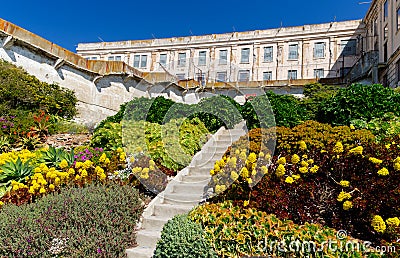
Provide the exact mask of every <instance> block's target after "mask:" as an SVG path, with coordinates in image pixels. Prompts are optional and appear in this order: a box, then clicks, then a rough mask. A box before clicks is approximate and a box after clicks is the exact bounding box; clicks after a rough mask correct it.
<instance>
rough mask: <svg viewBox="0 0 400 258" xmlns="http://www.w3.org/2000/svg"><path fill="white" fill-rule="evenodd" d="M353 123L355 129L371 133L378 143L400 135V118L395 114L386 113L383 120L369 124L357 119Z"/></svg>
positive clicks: (379, 119)
mask: <svg viewBox="0 0 400 258" xmlns="http://www.w3.org/2000/svg"><path fill="white" fill-rule="evenodd" d="M351 123H352V124H353V126H354V127H355V128H361V129H367V130H369V131H371V132H372V133H373V134H374V135H375V136H376V139H377V141H385V140H386V139H388V138H391V137H394V136H396V135H400V117H399V116H395V115H394V114H393V113H386V114H384V115H383V117H382V118H375V119H372V120H371V121H368V122H367V121H364V120H361V119H355V120H352V121H351Z"/></svg>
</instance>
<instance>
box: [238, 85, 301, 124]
mask: <svg viewBox="0 0 400 258" xmlns="http://www.w3.org/2000/svg"><path fill="white" fill-rule="evenodd" d="M271 107H272V111H273V114H272V113H271ZM242 114H243V118H244V119H245V120H246V121H247V126H248V128H250V129H253V128H260V127H261V128H268V127H271V126H275V124H276V125H277V126H287V127H293V126H295V125H298V124H299V123H301V122H302V121H305V120H308V113H307V110H306V109H305V107H303V106H302V105H300V101H299V100H298V99H296V98H295V97H293V96H291V95H278V94H275V93H273V92H272V91H268V92H267V93H266V95H265V96H258V97H255V98H253V99H252V100H250V101H247V102H246V103H245V105H244V107H243V109H242ZM258 116H261V117H258ZM260 121H263V122H264V123H265V121H266V124H261V125H260Z"/></svg>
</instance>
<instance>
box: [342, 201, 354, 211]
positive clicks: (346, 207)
mask: <svg viewBox="0 0 400 258" xmlns="http://www.w3.org/2000/svg"><path fill="white" fill-rule="evenodd" d="M351 208H353V203H352V202H351V201H345V202H344V203H343V209H344V210H345V211H347V210H350V209H351Z"/></svg>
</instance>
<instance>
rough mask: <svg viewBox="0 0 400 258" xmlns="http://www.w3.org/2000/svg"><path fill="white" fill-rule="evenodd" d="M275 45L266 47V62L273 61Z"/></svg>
mask: <svg viewBox="0 0 400 258" xmlns="http://www.w3.org/2000/svg"><path fill="white" fill-rule="evenodd" d="M273 50H274V49H273V47H264V62H272V60H273V54H274V52H273Z"/></svg>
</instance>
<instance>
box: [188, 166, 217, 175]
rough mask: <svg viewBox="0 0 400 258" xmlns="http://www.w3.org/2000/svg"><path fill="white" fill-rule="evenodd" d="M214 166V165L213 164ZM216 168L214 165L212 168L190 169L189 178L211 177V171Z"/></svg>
mask: <svg viewBox="0 0 400 258" xmlns="http://www.w3.org/2000/svg"><path fill="white" fill-rule="evenodd" d="M213 164H214V163H213ZM213 168H214V165H213V166H212V167H210V168H191V169H189V172H188V176H190V177H191V176H211V175H210V171H211V170H212V169H213Z"/></svg>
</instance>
